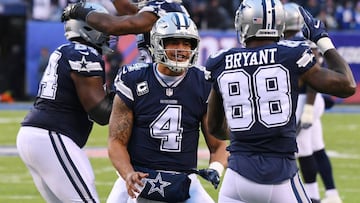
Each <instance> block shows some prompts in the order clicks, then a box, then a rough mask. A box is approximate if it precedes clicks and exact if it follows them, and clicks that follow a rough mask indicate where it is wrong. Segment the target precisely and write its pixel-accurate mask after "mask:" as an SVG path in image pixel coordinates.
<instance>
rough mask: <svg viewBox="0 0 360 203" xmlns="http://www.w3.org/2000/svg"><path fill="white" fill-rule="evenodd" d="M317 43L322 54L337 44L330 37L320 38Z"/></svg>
mask: <svg viewBox="0 0 360 203" xmlns="http://www.w3.org/2000/svg"><path fill="white" fill-rule="evenodd" d="M316 45H317V46H318V47H319V50H320V52H321V53H322V54H324V53H325V52H326V51H327V50H329V49H335V46H334V44H333V43H332V41H331V39H330V38H329V37H323V38H320V39H319V40H318V41H317V42H316Z"/></svg>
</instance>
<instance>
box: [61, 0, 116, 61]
mask: <svg viewBox="0 0 360 203" xmlns="http://www.w3.org/2000/svg"><path fill="white" fill-rule="evenodd" d="M84 7H85V8H93V9H94V10H95V11H96V12H99V13H109V12H108V11H107V10H106V9H105V8H104V7H103V6H102V5H101V4H98V3H91V2H86V3H85V6H84ZM65 37H66V39H68V40H71V39H73V38H78V37H80V38H82V39H84V40H85V41H87V42H89V43H90V44H92V45H94V46H95V47H96V48H100V49H102V52H103V54H106V53H109V52H111V51H112V49H110V48H109V38H110V37H109V35H107V34H105V33H102V32H99V31H97V30H95V29H94V28H92V27H91V26H90V25H88V24H87V23H86V22H84V21H82V20H76V19H70V20H67V21H65Z"/></svg>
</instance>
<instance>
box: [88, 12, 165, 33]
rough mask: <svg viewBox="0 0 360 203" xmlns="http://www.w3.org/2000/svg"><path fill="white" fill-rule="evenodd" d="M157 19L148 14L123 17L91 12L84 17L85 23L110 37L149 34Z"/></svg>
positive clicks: (142, 13) (153, 15)
mask: <svg viewBox="0 0 360 203" xmlns="http://www.w3.org/2000/svg"><path fill="white" fill-rule="evenodd" d="M157 19H158V17H157V16H156V15H155V14H153V13H150V12H141V13H137V14H136V15H125V16H112V15H109V14H105V13H97V12H91V13H89V15H88V16H87V17H86V22H87V23H88V24H89V25H90V26H92V27H93V28H95V29H96V30H99V31H102V32H105V33H107V34H110V35H126V34H140V33H144V32H149V31H150V30H151V28H152V26H153V24H154V23H155V22H156V20H157Z"/></svg>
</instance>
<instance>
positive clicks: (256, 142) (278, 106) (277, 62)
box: [206, 40, 316, 183]
mask: <svg viewBox="0 0 360 203" xmlns="http://www.w3.org/2000/svg"><path fill="white" fill-rule="evenodd" d="M315 63H316V61H315V57H314V55H313V53H312V52H311V49H310V48H309V46H308V45H307V44H306V43H304V42H303V41H288V40H284V41H280V42H278V43H273V44H271V45H267V46H262V47H257V48H233V49H229V50H225V51H221V52H219V53H218V54H216V55H214V56H211V57H210V58H209V59H208V61H207V63H206V69H207V71H209V74H210V76H209V78H208V79H209V80H210V81H212V82H214V88H215V90H216V91H217V92H218V93H219V94H220V95H221V96H222V98H223V104H224V109H225V115H226V119H227V122H228V125H229V127H230V141H231V142H230V143H231V144H230V145H229V147H228V150H229V151H230V153H231V156H232V157H230V159H229V167H230V168H232V169H234V170H236V171H241V174H242V175H244V176H246V177H248V178H250V179H253V180H255V181H257V182H263V183H264V182H266V183H269V182H276V181H279V180H277V179H276V178H275V179H273V177H267V178H269V179H267V178H265V179H262V180H260V179H261V178H262V177H255V176H256V175H257V174H255V173H254V171H262V170H263V169H264V170H271V168H277V167H279V164H280V163H283V160H282V159H285V160H286V159H292V160H293V159H294V153H295V152H296V151H297V144H296V132H295V129H296V128H295V125H296V123H295V110H296V105H297V97H298V92H299V87H298V79H299V76H300V75H301V74H303V73H304V72H306V71H307V70H308V69H309V68H311V67H313V65H314V64H315ZM256 154H259V155H261V156H267V157H275V159H274V161H270V162H269V163H267V162H266V161H264V160H261V159H260V158H259V157H251V158H249V157H247V155H256ZM243 155H245V156H243ZM234 156H236V157H237V156H243V157H237V158H238V160H239V159H242V160H245V159H246V160H247V159H249V160H247V161H250V162H253V163H254V166H255V165H256V166H259V165H262V167H260V169H259V168H256V169H254V168H252V167H250V169H251V170H249V168H246V167H247V166H245V164H243V165H242V166H241V167H240V166H239V165H238V164H239V163H242V162H241V161H239V162H234V163H233V162H232V160H233V158H234ZM276 158H280V161H276ZM251 159H253V160H251ZM270 159H271V158H270ZM279 162H280V163H279ZM266 164H268V166H267V165H266ZM280 166H282V165H280ZM283 166H284V167H283V168H282V169H281V170H283V169H284V168H285V169H284V171H288V172H289V173H292V174H291V175H290V174H287V173H284V174H281V175H280V174H276V177H279V178H280V179H283V178H284V176H292V175H293V174H294V172H295V171H294V170H296V163H295V162H292V163H291V164H290V165H286V161H285V164H284V165H283ZM287 167H288V168H287ZM244 171H245V172H244ZM275 171H279V170H275ZM269 176H272V175H269ZM281 176H283V177H281ZM258 178H260V179H258ZM286 178H289V177H286ZM286 178H284V179H286Z"/></svg>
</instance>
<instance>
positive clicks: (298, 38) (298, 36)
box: [288, 32, 316, 94]
mask: <svg viewBox="0 0 360 203" xmlns="http://www.w3.org/2000/svg"><path fill="white" fill-rule="evenodd" d="M288 40H292V41H304V42H307V43H309V46H310V43H313V42H311V41H310V42H309V41H308V40H307V39H306V38H305V37H304V36H303V34H302V32H298V33H297V34H296V35H295V36H293V37H291V38H289V39H288ZM315 46H316V45H315ZM310 47H311V46H310ZM306 86H307V85H303V86H302V87H300V89H299V94H306Z"/></svg>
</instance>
